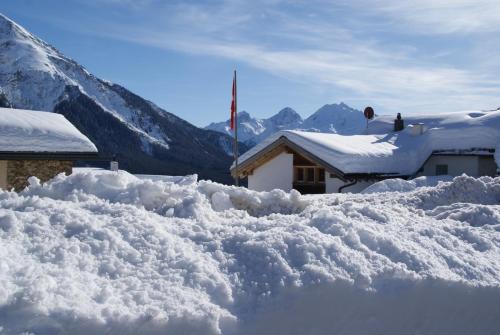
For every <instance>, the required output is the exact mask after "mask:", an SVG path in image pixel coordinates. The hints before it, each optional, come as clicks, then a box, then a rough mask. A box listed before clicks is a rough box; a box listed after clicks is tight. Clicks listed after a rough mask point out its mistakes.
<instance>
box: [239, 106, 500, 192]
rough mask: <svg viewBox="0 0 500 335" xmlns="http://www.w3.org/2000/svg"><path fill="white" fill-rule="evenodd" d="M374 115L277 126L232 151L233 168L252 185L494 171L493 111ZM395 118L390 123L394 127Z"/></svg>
mask: <svg viewBox="0 0 500 335" xmlns="http://www.w3.org/2000/svg"><path fill="white" fill-rule="evenodd" d="M404 121H405V123H406V124H409V125H408V126H407V127H404V126H403V125H402V124H403V122H402V120H401V119H396V120H394V118H393V117H388V116H380V117H377V118H376V119H374V120H373V121H371V122H370V124H369V126H368V127H367V129H366V132H365V134H363V135H351V136H343V135H337V134H327V133H315V132H303V131H292V130H285V131H280V132H277V133H275V134H273V135H272V136H270V137H269V138H267V139H266V140H264V141H263V142H261V143H259V144H258V145H257V146H255V147H253V148H252V149H250V150H249V151H248V152H246V153H244V154H243V155H242V156H241V157H240V158H239V164H238V169H236V167H235V166H234V164H233V166H232V167H231V173H232V174H233V176H235V175H238V176H239V177H240V178H245V177H247V178H248V187H249V188H250V189H253V190H258V191H269V190H272V189H276V188H278V189H282V190H285V191H290V190H291V189H296V190H298V191H299V192H301V193H341V192H360V191H362V190H363V189H365V188H366V187H368V186H369V185H371V184H373V183H375V182H377V181H380V180H384V179H389V178H403V179H410V178H415V177H419V176H435V175H451V176H457V175H461V174H463V173H465V174H467V175H470V176H485V175H486V176H495V175H496V173H497V172H496V171H497V168H498V167H497V164H496V163H495V159H494V153H495V149H496V148H497V145H498V144H499V143H500V111H490V112H483V111H481V112H458V113H448V114H437V115H427V116H425V115H424V116H410V117H407V118H406V119H405V120H404ZM395 122H398V127H395Z"/></svg>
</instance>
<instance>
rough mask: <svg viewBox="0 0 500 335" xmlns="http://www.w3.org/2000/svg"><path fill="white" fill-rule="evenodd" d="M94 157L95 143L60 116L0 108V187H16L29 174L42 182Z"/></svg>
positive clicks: (17, 187) (25, 180)
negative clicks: (75, 163)
mask: <svg viewBox="0 0 500 335" xmlns="http://www.w3.org/2000/svg"><path fill="white" fill-rule="evenodd" d="M95 158H97V148H96V147H95V145H94V144H93V143H92V142H91V141H90V140H89V139H88V138H87V137H86V136H85V135H83V134H82V133H81V132H80V131H78V129H76V128H75V126H73V125H72V124H71V123H70V122H69V121H68V120H67V119H66V118H65V117H64V116H62V115H60V114H55V113H48V112H38V111H28V110H21V109H11V108H0V188H2V189H8V190H10V189H15V190H16V191H19V190H22V189H23V188H24V187H25V186H27V185H28V178H29V177H31V176H35V177H38V178H39V179H40V180H41V181H42V182H45V181H47V180H49V179H51V178H53V177H54V176H56V175H57V174H59V173H61V172H64V173H66V174H68V175H69V174H71V172H72V167H73V162H75V161H80V160H90V159H95Z"/></svg>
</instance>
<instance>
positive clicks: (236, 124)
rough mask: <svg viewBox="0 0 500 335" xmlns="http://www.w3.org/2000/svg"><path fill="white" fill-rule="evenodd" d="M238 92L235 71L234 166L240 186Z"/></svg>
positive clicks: (235, 182) (236, 179)
mask: <svg viewBox="0 0 500 335" xmlns="http://www.w3.org/2000/svg"><path fill="white" fill-rule="evenodd" d="M237 96H238V90H237V85H236V70H234V166H235V171H236V174H235V176H234V184H235V185H236V186H239V184H240V180H239V176H238V98H237Z"/></svg>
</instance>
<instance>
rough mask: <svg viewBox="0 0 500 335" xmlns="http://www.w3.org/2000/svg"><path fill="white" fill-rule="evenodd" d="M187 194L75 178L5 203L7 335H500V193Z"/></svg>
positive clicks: (181, 187)
mask: <svg viewBox="0 0 500 335" xmlns="http://www.w3.org/2000/svg"><path fill="white" fill-rule="evenodd" d="M178 181H179V180H175V179H165V180H163V181H162V180H160V179H158V180H155V181H153V180H152V179H151V178H147V177H144V178H137V177H135V176H133V175H130V174H128V173H126V172H117V173H114V172H109V171H104V170H87V171H85V170H81V171H79V172H77V173H74V174H73V175H71V176H69V177H65V176H62V175H61V176H58V177H56V178H55V179H54V180H53V181H52V182H50V183H48V184H46V185H40V184H39V183H38V182H37V180H36V179H32V180H31V186H30V187H29V188H27V189H26V190H25V191H23V192H21V193H20V194H17V193H13V192H5V191H0V327H1V331H0V334H21V333H23V332H27V333H33V334H221V333H222V334H497V333H498V330H499V329H500V319H499V318H498V316H499V315H500V178H496V179H493V178H489V177H483V178H480V179H474V178H470V177H467V176H461V177H457V178H455V179H453V180H452V181H445V182H441V183H439V184H437V186H431V187H426V186H423V187H415V188H411V191H408V192H397V191H396V192H387V193H370V194H332V195H321V196H301V195H299V194H298V193H296V192H291V193H285V192H283V191H279V190H276V191H273V192H263V193H258V192H254V191H250V190H247V189H244V188H236V187H230V186H223V185H220V184H215V183H211V182H206V181H200V182H196V178H191V179H190V178H187V179H183V180H182V182H181V183H180V184H178V183H177V182H178ZM419 186H421V185H420V184H419ZM389 188H390V187H389ZM391 190H392V191H394V188H393V189H391Z"/></svg>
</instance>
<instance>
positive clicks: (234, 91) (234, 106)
mask: <svg viewBox="0 0 500 335" xmlns="http://www.w3.org/2000/svg"><path fill="white" fill-rule="evenodd" d="M235 117H236V73H235V74H234V77H233V100H231V123H230V127H231V130H233V129H234V120H235Z"/></svg>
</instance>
